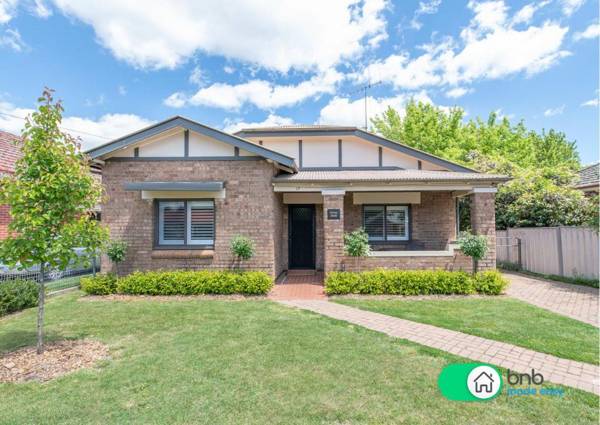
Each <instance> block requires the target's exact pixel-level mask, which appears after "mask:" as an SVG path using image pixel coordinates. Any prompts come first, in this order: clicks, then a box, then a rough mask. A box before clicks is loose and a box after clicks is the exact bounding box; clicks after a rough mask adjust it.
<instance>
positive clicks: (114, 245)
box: [106, 241, 127, 280]
mask: <svg viewBox="0 0 600 425" xmlns="http://www.w3.org/2000/svg"><path fill="white" fill-rule="evenodd" d="M126 254H127V242H125V241H112V242H110V243H109V244H108V246H107V248H106V256H107V257H108V259H109V260H110V261H112V262H113V263H114V265H115V271H116V279H117V280H119V263H121V262H122V261H123V260H125V255H126Z"/></svg>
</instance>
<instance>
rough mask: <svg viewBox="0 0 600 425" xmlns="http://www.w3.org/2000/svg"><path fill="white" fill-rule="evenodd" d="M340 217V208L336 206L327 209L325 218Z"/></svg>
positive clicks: (337, 218) (333, 218)
mask: <svg viewBox="0 0 600 425" xmlns="http://www.w3.org/2000/svg"><path fill="white" fill-rule="evenodd" d="M339 219H340V210H339V209H337V208H328V209H327V220H339Z"/></svg>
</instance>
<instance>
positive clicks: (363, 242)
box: [344, 227, 371, 268]
mask: <svg viewBox="0 0 600 425" xmlns="http://www.w3.org/2000/svg"><path fill="white" fill-rule="evenodd" d="M344 251H345V252H346V255H349V256H350V257H354V258H355V259H356V263H357V264H356V266H357V268H359V265H360V257H368V256H369V255H371V246H370V245H369V235H368V234H367V232H366V231H365V229H363V228H362V227H361V228H360V229H357V230H355V231H353V232H350V233H345V234H344Z"/></svg>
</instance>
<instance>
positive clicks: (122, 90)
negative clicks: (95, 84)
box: [117, 85, 127, 96]
mask: <svg viewBox="0 0 600 425" xmlns="http://www.w3.org/2000/svg"><path fill="white" fill-rule="evenodd" d="M117 93H119V95H121V96H125V95H126V94H127V87H125V86H121V85H120V86H118V87H117Z"/></svg>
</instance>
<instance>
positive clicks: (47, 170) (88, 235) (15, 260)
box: [0, 89, 108, 354]
mask: <svg viewBox="0 0 600 425" xmlns="http://www.w3.org/2000/svg"><path fill="white" fill-rule="evenodd" d="M52 93H53V91H52V90H50V89H45V90H44V92H43V95H42V97H40V98H39V99H38V102H39V106H38V110H37V111H36V112H34V113H33V114H32V115H31V116H30V117H28V118H27V120H26V122H25V127H24V129H23V131H22V140H20V142H19V143H20V145H21V150H22V154H23V155H22V157H21V158H20V159H19V160H18V161H17V162H16V165H15V173H14V174H13V175H12V176H7V177H4V178H3V179H2V180H0V204H8V205H9V207H10V214H11V217H12V221H11V222H10V224H9V226H8V229H9V232H10V235H9V237H8V238H7V239H5V240H4V241H2V242H0V258H2V260H3V261H4V262H6V263H8V264H10V265H13V266H17V267H19V268H21V269H24V268H30V267H33V266H39V268H40V281H39V288H38V290H39V300H38V318H37V353H38V354H41V353H42V351H43V325H44V295H45V285H44V278H43V276H44V271H45V270H46V268H62V269H64V268H65V267H67V265H68V264H69V262H70V261H72V260H76V259H77V254H76V252H75V251H74V250H73V248H76V247H81V248H84V250H85V252H86V253H88V254H90V256H91V254H93V253H94V251H95V250H96V249H97V248H98V247H99V246H100V245H101V244H102V243H103V242H104V240H105V239H106V237H107V234H108V233H107V231H106V230H105V229H104V228H103V227H101V226H100V225H99V223H98V222H97V221H95V220H92V219H91V217H90V215H89V211H91V210H92V208H93V207H94V206H95V205H97V204H98V202H99V201H100V199H101V194H102V188H101V186H100V184H99V183H97V182H96V181H95V180H94V179H93V177H92V175H91V174H90V170H89V164H88V161H87V158H86V157H85V155H84V154H82V153H81V151H80V145H79V143H78V142H77V141H76V140H75V139H73V137H71V136H70V135H69V134H67V133H64V132H62V131H61V130H60V127H59V126H60V122H61V118H62V111H63V108H62V105H61V103H60V101H59V102H55V101H54V99H53V97H52Z"/></svg>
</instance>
